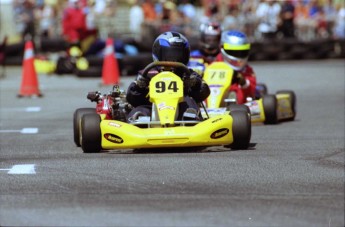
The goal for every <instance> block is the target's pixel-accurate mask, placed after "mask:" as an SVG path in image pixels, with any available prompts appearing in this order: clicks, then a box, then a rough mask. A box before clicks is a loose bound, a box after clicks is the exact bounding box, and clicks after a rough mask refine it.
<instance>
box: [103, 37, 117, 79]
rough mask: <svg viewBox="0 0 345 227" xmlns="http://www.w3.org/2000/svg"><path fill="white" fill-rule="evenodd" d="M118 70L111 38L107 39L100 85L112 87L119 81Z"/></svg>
mask: <svg viewBox="0 0 345 227" xmlns="http://www.w3.org/2000/svg"><path fill="white" fill-rule="evenodd" d="M119 77H120V70H119V65H118V62H117V59H116V57H115V51H114V42H113V40H112V39H111V38H108V39H107V42H106V46H105V51H104V60H103V68H102V84H103V85H114V84H118V83H119V82H120V81H119V80H120V78H119Z"/></svg>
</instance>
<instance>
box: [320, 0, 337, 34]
mask: <svg viewBox="0 0 345 227" xmlns="http://www.w3.org/2000/svg"><path fill="white" fill-rule="evenodd" d="M323 11H324V12H325V20H326V23H327V25H326V26H327V28H326V30H327V33H328V36H330V37H332V36H333V28H334V24H335V20H336V18H337V9H336V6H335V4H334V3H333V0H326V3H325V4H324V5H323Z"/></svg>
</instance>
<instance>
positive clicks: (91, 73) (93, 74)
mask: <svg viewBox="0 0 345 227" xmlns="http://www.w3.org/2000/svg"><path fill="white" fill-rule="evenodd" d="M75 74H76V76H77V77H80V78H100V77H102V67H96V66H92V67H89V68H88V69H86V70H80V69H76V70H75Z"/></svg>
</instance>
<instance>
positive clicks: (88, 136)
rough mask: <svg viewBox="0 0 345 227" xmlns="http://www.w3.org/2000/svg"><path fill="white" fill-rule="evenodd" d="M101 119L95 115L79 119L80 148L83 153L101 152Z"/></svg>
mask: <svg viewBox="0 0 345 227" xmlns="http://www.w3.org/2000/svg"><path fill="white" fill-rule="evenodd" d="M100 122H101V118H100V116H99V115H98V114H96V113H91V114H90V113H89V114H85V115H84V116H83V117H82V118H81V148H82V149H83V151H84V153H99V152H100V151H101V150H102V147H101V142H102V137H101V127H100Z"/></svg>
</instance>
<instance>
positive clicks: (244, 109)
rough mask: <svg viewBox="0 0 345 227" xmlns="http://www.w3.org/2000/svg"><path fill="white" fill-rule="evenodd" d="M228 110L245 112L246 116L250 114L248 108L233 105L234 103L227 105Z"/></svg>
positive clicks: (241, 105)
mask: <svg viewBox="0 0 345 227" xmlns="http://www.w3.org/2000/svg"><path fill="white" fill-rule="evenodd" d="M227 109H228V110H230V112H231V111H238V110H240V111H246V112H247V113H248V114H250V109H249V107H248V106H246V105H244V104H235V103H231V104H229V105H228V108H227Z"/></svg>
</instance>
